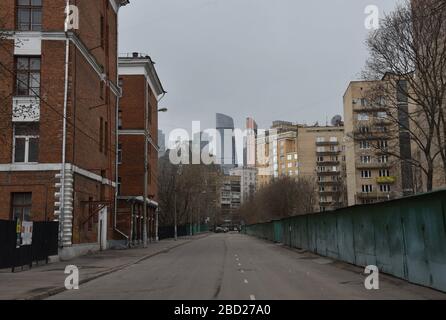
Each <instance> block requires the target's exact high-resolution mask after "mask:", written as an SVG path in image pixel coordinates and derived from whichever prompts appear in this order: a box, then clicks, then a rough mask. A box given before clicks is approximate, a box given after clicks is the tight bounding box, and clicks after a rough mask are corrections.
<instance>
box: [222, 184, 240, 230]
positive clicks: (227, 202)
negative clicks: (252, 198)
mask: <svg viewBox="0 0 446 320" xmlns="http://www.w3.org/2000/svg"><path fill="white" fill-rule="evenodd" d="M240 205H241V177H240V176H234V175H233V176H229V175H223V176H222V177H221V180H220V186H219V196H218V202H217V207H218V209H219V210H220V219H219V220H220V222H221V223H223V224H225V225H230V226H232V225H239V224H240V221H241V218H240V215H239V209H240Z"/></svg>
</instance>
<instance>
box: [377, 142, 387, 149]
mask: <svg viewBox="0 0 446 320" xmlns="http://www.w3.org/2000/svg"><path fill="white" fill-rule="evenodd" d="M388 146H389V144H388V142H387V140H380V141H378V148H380V149H386V148H387V147H388Z"/></svg>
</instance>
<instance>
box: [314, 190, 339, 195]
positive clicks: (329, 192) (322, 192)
mask: <svg viewBox="0 0 446 320" xmlns="http://www.w3.org/2000/svg"><path fill="white" fill-rule="evenodd" d="M339 193H340V192H339V191H334V190H329V191H319V195H320V196H327V197H328V196H331V197H334V196H338V195H339Z"/></svg>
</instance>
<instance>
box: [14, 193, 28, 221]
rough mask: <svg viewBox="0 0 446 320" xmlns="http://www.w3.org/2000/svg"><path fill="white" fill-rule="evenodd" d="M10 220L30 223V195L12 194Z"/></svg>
mask: <svg viewBox="0 0 446 320" xmlns="http://www.w3.org/2000/svg"><path fill="white" fill-rule="evenodd" d="M11 200H12V219H13V220H14V221H16V220H20V221H30V220H31V207H32V193H30V192H27V193H22V192H21V193H13V194H12V199H11Z"/></svg>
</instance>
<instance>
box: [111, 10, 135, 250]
mask: <svg viewBox="0 0 446 320" xmlns="http://www.w3.org/2000/svg"><path fill="white" fill-rule="evenodd" d="M118 12H119V9H118ZM117 30H119V16H118V13H117V14H116V44H117V48H119V43H118V41H119V37H118V31H117ZM116 54H117V59H116V78H117V79H116V83H117V84H118V85H119V53H118V52H117V53H116ZM121 90H122V88H121ZM121 94H122V93H120V94H119V95H118V96H116V119H115V127H116V145H115V150H116V151H115V152H116V154H115V156H116V161H115V210H114V215H113V220H114V221H113V230H114V231H116V232H117V233H119V234H120V235H122V236H123V237H124V238H125V239H127V244H126V246H129V245H130V237H129V236H128V235H126V234H125V233H124V232H122V231H121V230H119V229H118V226H117V225H118V197H119V194H118V183H119V164H118V159H119V152H118V145H119V126H118V122H119V99H120V95H121ZM132 211H133V208H132ZM132 219H133V213H132Z"/></svg>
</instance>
